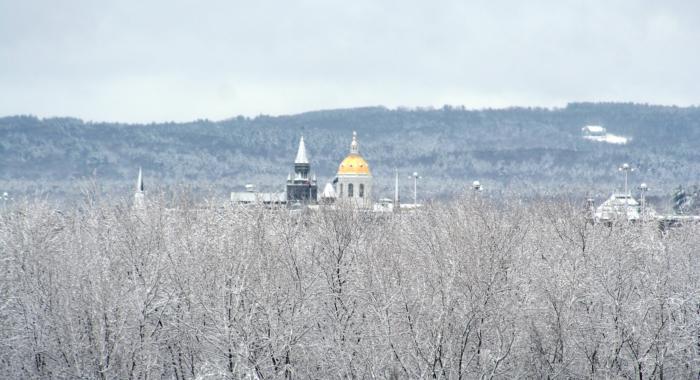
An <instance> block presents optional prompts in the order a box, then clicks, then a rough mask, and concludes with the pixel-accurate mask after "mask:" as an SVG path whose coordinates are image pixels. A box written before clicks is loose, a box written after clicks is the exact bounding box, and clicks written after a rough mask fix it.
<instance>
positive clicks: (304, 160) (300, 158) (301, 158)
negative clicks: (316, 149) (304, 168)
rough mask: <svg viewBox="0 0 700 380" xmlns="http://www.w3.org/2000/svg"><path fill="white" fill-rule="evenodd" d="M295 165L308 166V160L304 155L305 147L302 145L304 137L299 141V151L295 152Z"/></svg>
mask: <svg viewBox="0 0 700 380" xmlns="http://www.w3.org/2000/svg"><path fill="white" fill-rule="evenodd" d="M294 163H295V164H308V163H309V158H308V156H307V155H306V145H304V136H301V138H300V139H299V150H297V158H296V159H295V160H294Z"/></svg>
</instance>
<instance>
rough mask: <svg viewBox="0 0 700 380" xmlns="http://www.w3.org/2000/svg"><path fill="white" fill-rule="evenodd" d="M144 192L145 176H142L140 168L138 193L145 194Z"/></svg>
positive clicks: (137, 181) (137, 182) (137, 185)
mask: <svg viewBox="0 0 700 380" xmlns="http://www.w3.org/2000/svg"><path fill="white" fill-rule="evenodd" d="M144 190H145V189H144V187H143V175H142V174H141V168H139V177H138V179H137V180H136V192H138V193H143V191H144Z"/></svg>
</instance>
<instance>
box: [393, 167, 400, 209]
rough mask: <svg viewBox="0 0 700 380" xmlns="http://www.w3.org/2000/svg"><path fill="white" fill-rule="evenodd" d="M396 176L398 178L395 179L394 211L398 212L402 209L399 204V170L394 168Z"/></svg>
mask: <svg viewBox="0 0 700 380" xmlns="http://www.w3.org/2000/svg"><path fill="white" fill-rule="evenodd" d="M394 174H395V176H396V178H395V179H394V211H398V209H399V207H401V205H400V204H399V169H397V168H394Z"/></svg>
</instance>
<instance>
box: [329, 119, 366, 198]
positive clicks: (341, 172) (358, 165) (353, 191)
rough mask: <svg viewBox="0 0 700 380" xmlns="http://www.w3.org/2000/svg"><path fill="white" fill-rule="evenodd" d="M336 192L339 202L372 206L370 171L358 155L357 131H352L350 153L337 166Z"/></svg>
mask: <svg viewBox="0 0 700 380" xmlns="http://www.w3.org/2000/svg"><path fill="white" fill-rule="evenodd" d="M335 183H336V194H337V196H338V200H339V201H340V202H352V203H354V204H355V205H356V206H358V207H372V173H371V172H370V170H369V164H368V163H367V161H365V159H364V158H363V157H362V155H360V144H359V143H358V141H357V132H354V131H353V133H352V143H350V154H349V155H348V156H347V157H345V159H344V160H343V161H342V162H341V163H340V166H338V174H337V176H336V180H335Z"/></svg>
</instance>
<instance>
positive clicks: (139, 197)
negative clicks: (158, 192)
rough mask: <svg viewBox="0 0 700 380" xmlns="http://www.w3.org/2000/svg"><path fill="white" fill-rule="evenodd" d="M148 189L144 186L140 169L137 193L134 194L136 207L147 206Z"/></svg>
mask: <svg viewBox="0 0 700 380" xmlns="http://www.w3.org/2000/svg"><path fill="white" fill-rule="evenodd" d="M145 195H146V189H145V188H144V186H143V174H142V173H141V168H139V176H138V178H137V179H136V192H135V193H134V207H135V208H143V207H144V206H145V203H144V201H145V199H144V198H145Z"/></svg>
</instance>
